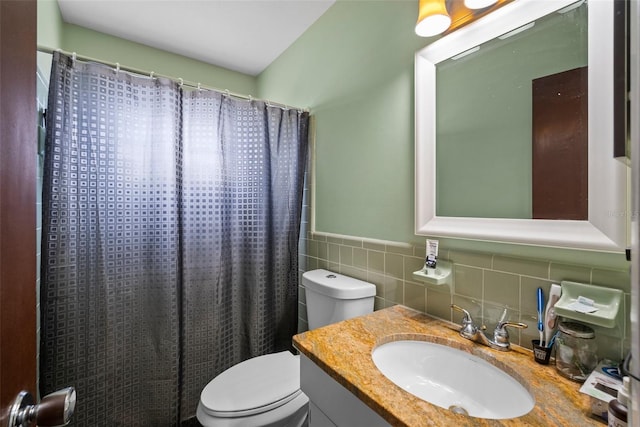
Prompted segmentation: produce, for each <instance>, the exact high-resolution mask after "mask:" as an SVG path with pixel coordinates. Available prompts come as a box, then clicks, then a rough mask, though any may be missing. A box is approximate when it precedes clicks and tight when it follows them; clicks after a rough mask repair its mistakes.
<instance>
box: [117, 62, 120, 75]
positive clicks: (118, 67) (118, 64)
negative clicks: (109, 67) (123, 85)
mask: <svg viewBox="0 0 640 427" xmlns="http://www.w3.org/2000/svg"><path fill="white" fill-rule="evenodd" d="M119 72H120V63H119V62H116V74H118V73H119Z"/></svg>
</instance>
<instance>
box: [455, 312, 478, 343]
mask: <svg viewBox="0 0 640 427" xmlns="http://www.w3.org/2000/svg"><path fill="white" fill-rule="evenodd" d="M451 308H453V309H454V310H457V311H459V312H461V313H462V314H463V315H464V316H463V317H462V328H460V336H462V337H463V338H466V339H469V340H472V339H475V337H476V335H477V334H478V327H477V326H476V325H474V324H473V319H472V318H471V314H469V312H468V311H467V310H465V309H464V308H462V307H460V306H458V305H455V304H451Z"/></svg>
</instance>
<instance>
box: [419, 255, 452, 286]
mask: <svg viewBox="0 0 640 427" xmlns="http://www.w3.org/2000/svg"><path fill="white" fill-rule="evenodd" d="M452 271H453V264H452V263H451V262H449V261H442V260H438V263H437V264H436V268H427V267H426V266H425V267H423V268H422V270H418V271H414V272H413V279H414V280H417V281H420V282H423V283H426V284H428V285H434V286H451V283H452Z"/></svg>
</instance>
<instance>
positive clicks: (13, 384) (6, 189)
mask: <svg viewBox="0 0 640 427" xmlns="http://www.w3.org/2000/svg"><path fill="white" fill-rule="evenodd" d="M36 26H37V17H36V0H0V425H2V426H5V425H6V423H7V412H8V409H9V407H10V405H11V404H12V402H13V401H14V399H15V398H16V396H17V394H18V392H20V391H21V390H27V391H29V392H31V394H32V395H34V396H36V267H35V266H36V156H37V148H36V142H37V131H36V47H37V46H36Z"/></svg>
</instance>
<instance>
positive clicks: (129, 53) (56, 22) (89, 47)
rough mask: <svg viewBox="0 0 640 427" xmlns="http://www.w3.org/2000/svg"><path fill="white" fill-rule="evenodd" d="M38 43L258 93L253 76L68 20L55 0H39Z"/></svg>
mask: <svg viewBox="0 0 640 427" xmlns="http://www.w3.org/2000/svg"><path fill="white" fill-rule="evenodd" d="M38 44H39V45H42V46H46V47H50V48H54V49H56V48H60V49H62V50H65V51H68V52H77V54H78V55H83V56H88V57H91V58H96V59H100V60H102V61H105V62H112V63H116V62H118V63H120V64H123V65H126V66H128V67H133V68H136V69H140V70H144V71H154V72H155V73H157V74H163V75H167V76H172V77H176V78H183V79H184V80H185V81H191V82H194V83H202V85H204V86H207V87H211V88H216V89H220V90H226V89H228V90H230V91H231V92H234V93H238V94H242V95H252V96H256V97H257V93H258V89H257V82H256V78H255V77H253V76H249V75H246V74H242V73H238V72H235V71H231V70H227V69H225V68H221V67H216V66H214V65H210V64H206V63H204V62H200V61H197V60H194V59H190V58H187V57H184V56H181V55H176V54H174V53H170V52H166V51H163V50H160V49H155V48H152V47H149V46H145V45H142V44H139V43H134V42H130V41H127V40H124V39H121V38H119V37H114V36H110V35H108V34H104V33H100V32H97V31H93V30H89V29H87V28H83V27H80V26H77V25H72V24H67V23H64V22H63V21H62V17H61V15H60V11H59V9H58V5H57V2H55V1H53V0H38ZM43 71H44V70H43Z"/></svg>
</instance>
